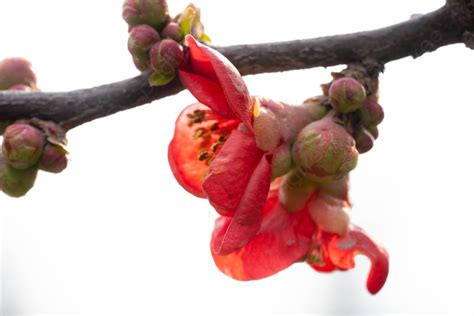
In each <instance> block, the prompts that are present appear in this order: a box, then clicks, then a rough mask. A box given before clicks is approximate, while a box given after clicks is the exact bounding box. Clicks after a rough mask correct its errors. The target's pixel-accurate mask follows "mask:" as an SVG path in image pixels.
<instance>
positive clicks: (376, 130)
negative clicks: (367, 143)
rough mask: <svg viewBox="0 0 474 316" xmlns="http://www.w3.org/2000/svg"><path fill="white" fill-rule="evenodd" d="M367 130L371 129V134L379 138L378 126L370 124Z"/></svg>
mask: <svg viewBox="0 0 474 316" xmlns="http://www.w3.org/2000/svg"><path fill="white" fill-rule="evenodd" d="M367 130H368V131H369V133H370V134H372V136H373V137H374V139H377V138H379V129H378V128H377V126H369V127H367Z"/></svg>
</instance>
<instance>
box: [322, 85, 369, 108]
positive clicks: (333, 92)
mask: <svg viewBox="0 0 474 316" xmlns="http://www.w3.org/2000/svg"><path fill="white" fill-rule="evenodd" d="M365 98H366V93H365V88H364V86H363V85H362V84H361V83H360V82H359V81H357V80H355V79H353V78H350V77H344V78H340V79H336V80H334V81H333V82H332V84H331V87H330V88H329V99H330V102H331V104H332V106H333V107H334V109H335V110H336V111H337V112H340V113H350V112H354V111H355V110H357V109H360V108H361V107H362V105H363V104H364V102H365Z"/></svg>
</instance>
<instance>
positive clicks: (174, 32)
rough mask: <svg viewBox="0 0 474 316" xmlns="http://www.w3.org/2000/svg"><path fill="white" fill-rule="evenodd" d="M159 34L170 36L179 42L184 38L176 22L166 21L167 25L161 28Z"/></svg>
mask: <svg viewBox="0 0 474 316" xmlns="http://www.w3.org/2000/svg"><path fill="white" fill-rule="evenodd" d="M161 35H163V37H164V38H170V39H172V40H174V41H176V42H181V41H182V40H183V38H184V36H183V34H182V33H181V30H180V28H179V24H178V23H176V22H170V23H168V25H166V26H165V28H164V29H163V32H162V33H161Z"/></svg>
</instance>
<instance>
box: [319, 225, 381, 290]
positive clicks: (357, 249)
mask: <svg viewBox="0 0 474 316" xmlns="http://www.w3.org/2000/svg"><path fill="white" fill-rule="evenodd" d="M328 249H329V257H330V259H331V261H332V262H333V263H334V265H336V266H337V267H339V268H342V269H351V268H353V267H354V257H355V256H356V255H358V254H363V255H365V256H367V257H368V258H369V260H370V261H371V267H370V272H369V275H368V277H367V289H368V290H369V292H370V293H371V294H376V293H377V292H378V291H380V289H382V287H383V285H384V284H385V281H386V280H387V276H388V270H389V261H388V253H387V251H386V250H385V249H384V248H382V247H380V246H379V245H377V244H376V243H375V242H374V241H373V240H372V239H371V238H370V237H369V236H367V233H366V232H365V231H364V230H362V229H361V228H359V227H357V226H352V227H351V228H350V231H349V233H348V234H347V235H346V236H345V237H338V236H337V235H334V237H333V238H332V240H331V241H330V243H329V246H328Z"/></svg>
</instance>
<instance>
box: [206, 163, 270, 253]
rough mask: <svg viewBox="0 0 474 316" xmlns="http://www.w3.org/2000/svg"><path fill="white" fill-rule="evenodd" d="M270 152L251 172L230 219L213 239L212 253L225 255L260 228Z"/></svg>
mask: <svg viewBox="0 0 474 316" xmlns="http://www.w3.org/2000/svg"><path fill="white" fill-rule="evenodd" d="M270 160H271V154H265V155H263V156H262V157H261V158H260V162H259V163H258V165H257V167H256V168H255V170H254V171H253V173H252V176H251V177H250V180H249V182H248V184H247V188H246V190H245V192H244V194H243V196H242V199H241V200H240V203H239V206H238V207H237V210H236V212H235V215H234V217H233V218H232V221H230V223H229V224H228V226H227V227H223V229H222V230H223V231H225V232H224V233H223V234H219V235H217V236H216V238H215V239H214V253H215V254H217V255H226V254H229V253H231V252H233V251H235V250H237V249H240V248H242V247H243V246H244V245H245V244H247V243H248V242H249V240H250V239H251V238H253V237H254V236H255V234H256V233H257V232H258V230H259V229H260V225H261V223H262V217H263V207H264V205H265V201H266V199H267V195H268V191H269V190H270V182H271V178H272V166H271V161H270Z"/></svg>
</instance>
